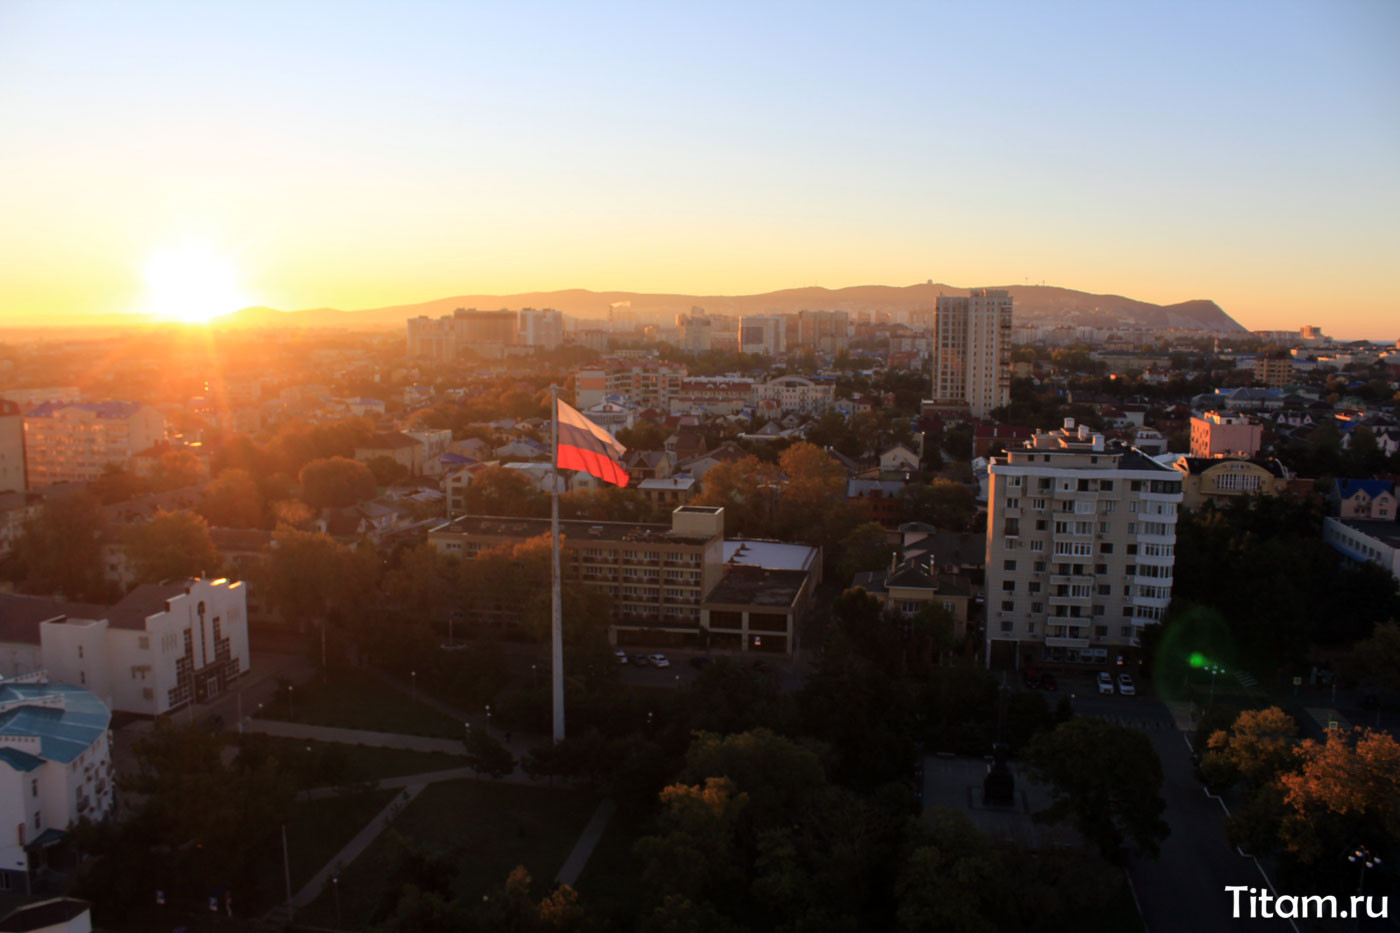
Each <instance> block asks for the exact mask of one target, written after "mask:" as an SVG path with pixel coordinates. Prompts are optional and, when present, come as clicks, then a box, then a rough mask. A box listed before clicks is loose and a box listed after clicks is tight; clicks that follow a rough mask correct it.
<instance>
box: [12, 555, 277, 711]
mask: <svg viewBox="0 0 1400 933" xmlns="http://www.w3.org/2000/svg"><path fill="white" fill-rule="evenodd" d="M249 661H250V655H249V653H248V617H247V598H246V589H245V586H244V584H242V583H230V582H229V581H228V580H223V579H218V580H206V579H198V580H195V579H191V580H186V581H182V582H179V583H164V584H144V585H142V586H138V587H137V588H136V589H134V590H132V591H131V592H130V593H128V594H127V595H126V597H125V598H123V599H122V600H121V601H120V602H118V603H116V604H114V605H111V606H100V605H92V604H88V603H69V602H65V601H62V600H51V599H43V598H40V597H35V596H15V595H0V673H4V674H6V675H12V674H20V673H24V672H25V671H31V670H35V669H38V668H43V669H45V670H47V671H49V673H50V674H51V675H52V676H53V677H54V678H55V679H57V680H61V681H63V682H65V683H73V684H77V685H79V686H81V687H84V688H85V689H88V690H91V691H93V692H94V693H95V694H97V695H98V696H99V697H102V698H103V700H104V702H106V703H107V704H108V705H109V706H111V707H112V708H113V709H115V710H120V711H122V712H128V713H137V714H139V715H143V716H159V715H161V714H162V713H168V712H170V711H172V710H176V709H180V708H181V707H184V706H186V705H187V704H189V703H190V702H200V703H202V702H204V701H205V700H208V699H211V698H213V697H215V696H218V695H219V694H220V693H222V692H223V691H224V690H226V689H227V688H228V687H229V686H230V685H231V684H232V683H233V682H234V681H235V680H236V679H237V678H238V677H240V676H242V675H243V674H245V673H247V672H248V670H249Z"/></svg>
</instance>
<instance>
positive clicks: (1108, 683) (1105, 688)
mask: <svg viewBox="0 0 1400 933" xmlns="http://www.w3.org/2000/svg"><path fill="white" fill-rule="evenodd" d="M1099 693H1100V694H1101V695H1102V694H1105V693H1106V694H1108V695H1109V696H1113V675H1112V674H1110V673H1109V672H1108V671H1099Z"/></svg>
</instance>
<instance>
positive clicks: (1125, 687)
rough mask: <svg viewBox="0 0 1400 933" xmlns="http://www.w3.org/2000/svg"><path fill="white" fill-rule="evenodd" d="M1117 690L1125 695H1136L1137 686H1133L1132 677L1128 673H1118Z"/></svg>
mask: <svg viewBox="0 0 1400 933" xmlns="http://www.w3.org/2000/svg"><path fill="white" fill-rule="evenodd" d="M1118 692H1119V693H1121V694H1123V696H1125V697H1132V696H1137V688H1136V687H1134V686H1133V678H1132V677H1131V676H1129V675H1128V674H1119V675H1118Z"/></svg>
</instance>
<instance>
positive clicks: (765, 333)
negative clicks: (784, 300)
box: [739, 314, 788, 356]
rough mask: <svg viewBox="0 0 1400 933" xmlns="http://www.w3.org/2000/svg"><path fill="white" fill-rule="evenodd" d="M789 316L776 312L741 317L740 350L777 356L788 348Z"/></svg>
mask: <svg viewBox="0 0 1400 933" xmlns="http://www.w3.org/2000/svg"><path fill="white" fill-rule="evenodd" d="M787 324H788V322H787V318H785V317H781V316H779V315H776V314H763V315H749V316H746V317H741V318H740V319H739V351H740V352H741V353H756V354H759V355H761V356H777V355H778V354H780V353H786V352H787V348H788V327H787Z"/></svg>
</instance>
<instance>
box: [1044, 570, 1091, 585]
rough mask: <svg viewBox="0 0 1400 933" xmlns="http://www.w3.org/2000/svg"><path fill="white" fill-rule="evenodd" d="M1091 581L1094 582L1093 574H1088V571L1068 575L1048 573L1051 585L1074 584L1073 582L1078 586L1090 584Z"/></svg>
mask: <svg viewBox="0 0 1400 933" xmlns="http://www.w3.org/2000/svg"><path fill="white" fill-rule="evenodd" d="M1093 582H1094V577H1093V574H1088V573H1085V574H1072V575H1069V576H1066V575H1063V574H1051V575H1050V585H1051V586H1073V585H1075V584H1079V585H1080V586H1088V585H1092V584H1093Z"/></svg>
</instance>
